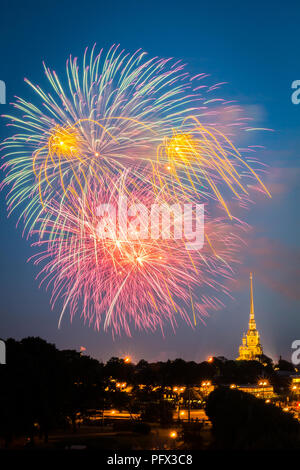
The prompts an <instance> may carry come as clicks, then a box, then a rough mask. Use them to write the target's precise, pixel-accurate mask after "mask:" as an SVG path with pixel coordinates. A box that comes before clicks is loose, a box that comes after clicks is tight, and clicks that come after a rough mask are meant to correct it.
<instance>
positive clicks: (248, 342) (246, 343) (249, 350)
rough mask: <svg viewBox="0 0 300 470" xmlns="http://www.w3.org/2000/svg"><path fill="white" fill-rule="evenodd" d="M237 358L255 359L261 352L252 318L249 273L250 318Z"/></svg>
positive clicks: (252, 302) (251, 289)
mask: <svg viewBox="0 0 300 470" xmlns="http://www.w3.org/2000/svg"><path fill="white" fill-rule="evenodd" d="M239 353H240V354H239V357H238V358H237V359H238V360H244V361H249V360H255V359H257V358H259V356H261V355H262V354H263V350H262V346H261V344H260V338H259V332H258V331H257V328H256V323H255V318H254V301H253V276H252V273H250V318H249V329H248V331H247V335H246V336H245V333H244V337H243V341H242V345H241V346H240V348H239Z"/></svg>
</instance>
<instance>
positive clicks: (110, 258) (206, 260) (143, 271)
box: [1, 46, 270, 334]
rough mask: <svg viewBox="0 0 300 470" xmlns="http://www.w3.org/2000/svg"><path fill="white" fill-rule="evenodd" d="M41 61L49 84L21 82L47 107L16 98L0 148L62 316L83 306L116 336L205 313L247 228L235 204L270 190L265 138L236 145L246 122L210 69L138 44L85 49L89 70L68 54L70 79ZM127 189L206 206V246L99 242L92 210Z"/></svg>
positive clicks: (10, 200) (122, 238) (140, 197)
mask: <svg viewBox="0 0 300 470" xmlns="http://www.w3.org/2000/svg"><path fill="white" fill-rule="evenodd" d="M44 70H45V74H46V77H47V79H48V85H49V88H50V91H49V90H42V89H41V88H40V87H39V86H38V85H34V84H33V83H32V82H30V81H29V80H26V82H27V83H28V85H29V86H30V87H31V89H32V90H33V91H34V92H35V94H36V98H37V100H38V101H39V103H40V104H33V103H31V102H29V101H26V100H24V99H22V98H18V99H17V101H16V102H15V103H14V107H15V109H16V116H5V117H6V118H8V119H10V123H9V126H11V127H12V128H16V129H17V132H18V133H17V134H15V135H13V136H11V137H8V138H7V139H6V140H5V141H4V142H3V143H2V144H1V150H2V152H3V153H4V157H3V158H5V162H4V163H3V165H2V168H3V169H4V170H5V172H6V176H5V178H4V180H3V182H2V184H1V188H2V189H3V188H7V206H8V213H9V214H11V213H12V212H13V211H15V210H18V211H19V212H20V215H19V220H18V223H19V222H21V221H22V223H23V233H24V234H25V233H27V236H28V237H29V236H31V235H34V236H37V237H38V241H37V242H36V243H35V244H34V245H36V246H38V247H39V250H40V253H39V254H38V255H37V256H35V257H34V262H35V263H36V264H38V265H39V266H42V267H41V271H40V276H39V277H40V278H41V282H42V284H44V285H46V287H47V288H49V289H50V288H51V289H52V296H51V303H52V305H53V306H54V305H55V304H56V303H58V302H62V311H61V316H60V320H59V325H60V324H61V321H62V318H63V315H64V314H65V312H66V311H69V312H70V315H71V318H73V316H74V315H75V313H76V311H79V310H81V313H82V316H83V318H84V320H85V321H87V322H89V323H90V324H92V323H94V325H95V327H96V328H98V329H99V328H100V325H102V324H103V327H104V329H108V328H109V327H110V328H111V329H112V332H113V334H120V333H121V331H122V330H124V331H125V332H126V333H127V334H130V332H131V328H132V325H134V326H135V327H136V328H140V329H141V328H145V329H150V330H154V329H156V328H157V327H159V328H161V329H162V330H163V325H164V324H165V323H166V322H170V324H171V325H172V327H173V328H175V326H176V324H177V320H176V318H177V317H178V316H181V317H182V318H184V319H185V320H186V321H187V322H188V323H189V324H190V325H191V326H193V325H195V324H196V323H197V318H198V319H200V320H201V321H203V318H204V317H205V316H206V315H207V314H208V312H209V310H210V309H216V308H219V306H220V305H221V300H220V299H219V297H218V296H219V294H220V293H222V292H226V293H228V292H227V291H226V289H225V288H224V286H223V284H222V279H223V280H224V279H226V278H228V277H230V276H232V273H233V266H234V265H235V264H236V263H237V262H238V251H239V249H240V247H241V244H242V238H243V234H242V233H243V230H244V228H245V224H244V223H243V222H241V221H240V220H238V219H237V218H236V215H235V213H234V210H233V208H234V207H235V206H236V205H237V204H238V206H239V208H246V207H247V206H248V204H249V203H250V202H251V199H250V191H251V190H256V191H261V192H263V193H265V194H267V195H269V196H270V194H269V192H268V190H267V188H266V186H265V185H264V183H263V181H262V179H261V174H262V171H263V170H261V169H260V163H259V161H258V160H257V159H255V158H254V156H252V154H253V153H254V151H255V150H257V149H258V150H259V147H258V148H257V149H256V148H255V146H252V147H249V148H246V149H243V151H242V150H241V149H240V148H238V147H236V146H235V145H234V143H233V142H234V141H235V138H236V136H240V135H241V134H242V131H250V130H252V129H251V127H249V120H248V118H247V117H245V116H244V115H243V110H242V109H241V108H240V107H239V106H238V105H236V104H235V103H234V102H231V101H226V100H224V99H222V98H220V97H218V96H216V95H215V93H216V90H218V88H219V86H220V85H221V84H220V83H219V84H212V85H208V84H206V81H207V79H208V76H207V75H206V74H204V73H202V74H197V75H195V76H191V75H190V74H189V73H188V72H187V71H186V68H185V66H184V65H183V64H182V63H181V62H180V61H175V60H173V59H160V58H157V57H155V58H150V59H149V58H147V56H146V54H145V53H144V52H142V51H140V50H139V51H136V52H135V53H134V54H132V55H130V54H127V53H125V51H124V50H121V49H120V48H119V47H118V46H113V47H111V49H110V50H109V51H108V53H107V54H106V55H105V54H104V53H103V51H102V50H101V52H100V53H99V54H98V55H95V48H93V49H92V51H91V53H90V54H88V52H87V50H86V52H85V54H84V57H83V61H82V64H81V65H79V64H78V61H77V59H76V58H75V59H74V58H72V57H70V59H69V60H68V61H67V67H66V78H63V79H60V78H59V77H58V75H57V74H56V73H55V72H54V71H51V70H50V69H49V68H48V67H46V66H45V65H44ZM37 100H36V101H37ZM249 153H251V162H250V159H249V158H248V159H247V158H245V156H244V155H249ZM252 167H254V169H253V168H252ZM120 195H126V196H128V197H130V202H131V203H132V202H134V201H135V202H137V203H139V202H142V203H146V204H147V205H149V204H151V203H153V202H155V201H156V202H157V201H158V202H159V203H162V204H163V203H172V204H173V203H174V204H176V203H180V204H182V203H184V202H193V203H204V204H205V244H204V248H203V249H202V250H201V251H195V252H193V253H191V252H189V251H188V250H187V249H186V243H185V242H183V241H182V240H165V239H163V240H151V239H150V238H149V239H147V240H145V239H143V240H142V239H140V238H139V237H138V238H137V239H135V240H133V239H132V238H130V237H128V233H127V232H126V233H122V231H121V233H118V235H116V234H113V233H111V234H110V237H108V238H104V239H103V238H101V237H99V234H98V232H97V223H98V219H97V205H99V204H103V203H105V202H107V203H113V204H115V203H116V201H117V200H119V199H120ZM216 214H218V215H216ZM174 223H175V222H174ZM175 225H176V224H175ZM201 289H202V290H203V291H204V290H205V289H206V290H207V292H208V291H210V290H211V291H212V294H211V295H209V294H207V293H206V294H205V293H202V294H199V292H200V291H201V292H202V290H201ZM191 312H192V314H191Z"/></svg>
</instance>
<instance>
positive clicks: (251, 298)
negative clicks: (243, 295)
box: [250, 273, 254, 318]
mask: <svg viewBox="0 0 300 470" xmlns="http://www.w3.org/2000/svg"><path fill="white" fill-rule="evenodd" d="M251 317H253V318H254V303H253V285H252V273H250V318H251Z"/></svg>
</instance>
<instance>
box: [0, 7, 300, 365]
mask: <svg viewBox="0 0 300 470" xmlns="http://www.w3.org/2000/svg"><path fill="white" fill-rule="evenodd" d="M299 24H300V4H299V3H298V2H296V1H285V2H282V1H273V2H270V1H266V0H265V1H256V0H254V1H251V2H250V1H243V2H242V1H230V0H229V1H226V2H225V1H224V2H222V1H218V0H215V1H214V2H208V1H205V2H202V1H201V0H197V1H196V0H185V1H180V2H179V1H176V0H173V1H170V0H164V1H158V0H153V1H151V2H150V1H149V2H148V1H143V0H139V1H132V0H128V1H124V2H121V1H119V0H116V1H114V2H102V1H101V0H100V1H91V0H85V1H81V2H80V1H78V0H73V1H69V0H61V1H57V0H52V1H45V0H44V1H43V2H41V1H30V0H29V1H25V2H22V1H15V0H11V1H7V0H2V1H1V3H0V80H4V81H5V83H6V86H7V101H8V102H11V101H13V98H14V96H15V95H18V96H23V97H27V98H29V99H32V94H31V93H30V91H29V89H28V87H27V85H26V84H25V83H24V81H23V79H24V77H27V78H29V79H31V80H32V81H33V82H39V83H41V85H43V84H44V83H45V77H44V74H43V69H42V61H43V60H44V61H45V62H46V63H47V64H48V65H49V66H50V67H51V68H53V69H55V70H56V71H57V72H59V73H63V71H64V68H65V62H66V59H67V57H68V56H69V54H72V55H73V56H76V55H78V56H80V55H82V53H83V51H84V49H85V47H86V46H92V45H93V44H94V43H97V45H98V47H99V49H100V48H101V47H105V48H107V47H109V46H111V45H112V44H114V43H120V44H121V46H122V48H125V49H127V50H128V51H131V52H134V51H135V50H136V49H138V48H142V49H144V50H146V51H147V52H148V53H149V54H150V56H163V57H175V58H178V59H183V60H184V62H187V63H189V68H190V70H191V71H192V72H195V73H201V72H206V73H209V74H211V76H212V77H213V79H214V80H215V81H216V82H219V81H222V82H223V81H224V82H228V84H227V85H225V86H224V88H223V91H222V93H223V95H225V96H226V98H230V99H237V100H238V101H239V102H240V103H241V104H242V105H244V106H246V107H247V109H248V110H249V112H250V114H252V115H253V116H254V117H255V120H256V124H257V127H266V128H272V129H274V132H269V133H262V132H260V133H256V134H255V136H253V139H254V143H256V144H260V145H264V146H265V147H266V150H264V151H262V152H261V154H260V155H259V157H260V159H261V160H262V161H264V162H265V163H267V164H268V165H269V167H270V171H269V176H268V177H267V180H266V182H267V183H268V184H269V186H270V188H271V190H273V191H272V193H273V198H272V199H271V200H267V199H264V198H261V199H259V200H258V201H257V204H256V205H255V206H253V208H252V209H251V210H250V211H249V214H248V221H249V222H250V223H251V224H252V225H253V226H254V228H255V230H254V234H253V235H251V237H250V240H249V245H248V248H245V256H244V262H243V264H242V265H241V267H240V269H239V272H238V273H237V281H236V283H234V284H233V286H232V294H233V297H234V299H232V300H230V299H227V301H226V305H225V307H224V308H223V309H222V310H221V311H219V312H217V313H212V315H211V317H210V318H209V319H208V320H207V325H206V326H201V325H200V324H199V325H198V326H197V328H196V329H195V330H192V329H190V328H189V327H187V326H186V325H184V324H182V323H179V328H178V330H177V333H176V335H174V333H173V332H172V331H170V330H169V329H168V328H167V329H166V334H165V338H162V336H161V334H160V333H159V332H157V333H155V334H152V333H140V332H136V333H133V336H132V338H127V337H125V336H124V337H122V338H121V339H115V340H114V341H113V340H112V338H111V336H110V334H104V333H103V332H100V333H99V332H95V331H94V330H93V329H92V328H89V327H88V326H83V324H82V321H81V320H80V319H79V318H77V319H75V320H74V322H73V324H70V322H69V319H67V317H66V318H65V319H64V321H63V324H62V328H61V329H60V330H58V329H57V321H58V316H59V309H55V310H54V311H51V309H50V307H49V294H47V293H45V292H44V291H43V290H39V289H38V286H37V283H36V281H35V279H34V278H35V275H36V273H37V272H36V270H35V268H34V267H33V266H32V264H30V263H27V259H28V258H29V256H30V255H31V254H32V252H31V249H30V246H29V243H28V242H27V241H26V240H25V239H23V238H22V236H21V229H20V228H18V229H17V230H16V228H15V224H16V215H15V216H14V215H13V216H12V217H11V218H10V219H7V217H6V208H5V200H4V194H2V195H1V196H0V204H1V206H0V207H1V244H0V246H1V273H0V276H1V279H0V299H1V304H0V305H1V307H0V337H2V338H7V337H14V338H17V339H19V338H22V337H24V336H29V335H31V336H33V335H39V336H41V337H43V338H45V339H47V340H49V341H50V342H53V343H55V344H56V345H57V346H58V347H59V348H76V349H78V348H79V347H80V346H81V345H84V346H85V347H86V348H87V352H88V354H90V355H92V356H95V357H98V358H102V359H104V360H106V359H107V358H109V357H111V356H113V355H123V354H127V353H129V354H131V355H132V356H133V358H134V359H136V360H138V359H140V358H145V359H153V360H155V359H167V358H171V359H173V358H175V357H183V358H185V359H195V360H201V359H204V358H205V357H207V356H208V355H210V354H216V355H225V356H227V357H235V356H236V354H237V352H238V350H237V348H238V345H239V343H240V340H241V335H242V332H243V330H245V328H246V327H247V322H248V312H249V292H248V278H249V271H250V269H252V270H253V272H254V273H255V278H254V295H255V311H256V317H257V324H258V328H259V330H260V332H261V336H262V343H263V346H264V350H265V353H266V354H269V355H271V356H273V357H274V358H277V357H278V356H279V355H280V354H282V355H284V356H285V357H286V358H287V359H289V358H290V354H291V350H290V345H291V343H292V341H293V340H294V339H299V338H300V327H299V325H300V322H299V313H300V312H299V299H300V286H299V279H300V268H299V265H300V256H299V253H300V250H299V238H300V230H299V202H300V197H299V196H300V195H299V181H300V165H299V147H300V135H299V129H300V105H298V106H297V105H293V104H292V102H291V83H292V81H293V80H296V79H299V80H300V61H299V46H300V37H299ZM8 110H9V106H8V105H0V113H1V114H5V113H7V112H8ZM7 133H8V130H7V128H6V127H5V122H4V120H1V122H0V140H2V139H3V138H5V137H6V136H7Z"/></svg>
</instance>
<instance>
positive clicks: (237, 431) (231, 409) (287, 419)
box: [206, 388, 300, 450]
mask: <svg viewBox="0 0 300 470" xmlns="http://www.w3.org/2000/svg"><path fill="white" fill-rule="evenodd" d="M206 413H207V415H208V417H209V419H210V420H211V422H212V425H213V433H214V437H215V444H214V445H215V447H216V448H219V449H238V450H250V449H296V448H297V449H298V448H300V441H299V437H300V434H299V433H300V425H299V423H298V421H297V420H296V419H294V418H293V417H292V416H291V415H290V414H289V413H285V412H283V411H281V409H280V408H278V407H276V406H274V405H270V404H266V403H265V402H264V401H263V400H259V399H257V398H255V397H253V396H252V395H250V394H248V393H244V392H241V391H239V390H231V389H229V388H218V389H216V390H215V391H214V392H212V393H211V394H210V396H209V398H208V400H207V404H206Z"/></svg>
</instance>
